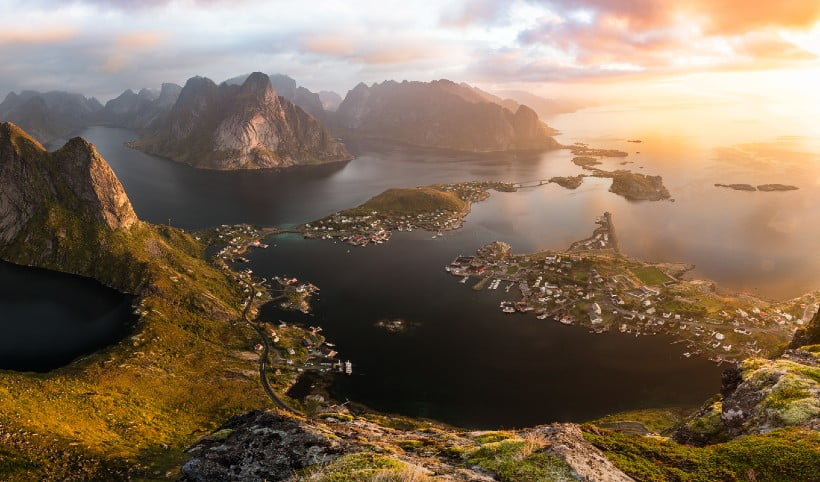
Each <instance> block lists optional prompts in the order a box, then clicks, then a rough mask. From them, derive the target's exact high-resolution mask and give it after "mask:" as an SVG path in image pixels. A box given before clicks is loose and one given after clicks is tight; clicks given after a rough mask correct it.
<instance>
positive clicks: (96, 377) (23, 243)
mask: <svg viewBox="0 0 820 482" xmlns="http://www.w3.org/2000/svg"><path fill="white" fill-rule="evenodd" d="M0 257H2V258H3V259H5V260H9V261H12V262H15V263H18V264H24V265H34V266H39V267H44V268H50V269H54V270H59V271H65V272H70V273H75V274H80V275H83V276H88V277H93V278H95V279H97V280H99V281H101V282H103V283H104V284H106V285H109V286H112V287H114V288H116V289H118V290H120V291H123V292H127V293H131V294H135V295H137V300H138V301H137V303H136V304H135V309H136V312H138V313H139V321H138V322H137V323H136V326H135V329H134V333H133V335H132V336H131V337H130V338H129V339H127V340H125V341H123V342H120V343H119V344H117V345H115V346H112V347H109V348H107V349H104V350H102V351H100V352H98V353H96V354H94V355H91V356H89V357H86V358H84V359H81V360H78V361H76V362H74V363H72V364H70V365H69V366H66V367H63V368H61V369H57V370H54V371H52V372H49V373H45V374H34V373H18V372H0V425H2V426H3V427H7V428H8V427H14V430H13V431H11V432H10V433H9V435H8V438H7V439H6V440H7V442H8V446H9V447H12V448H14V447H17V448H25V453H26V454H27V455H28V454H31V456H32V457H35V458H39V459H42V466H43V467H45V470H46V472H45V473H44V475H43V476H44V477H45V478H64V477H78V476H80V477H81V478H95V477H97V478H99V477H101V474H107V475H106V477H113V478H120V477H122V476H124V474H125V473H131V472H133V473H154V472H156V473H159V474H162V473H165V472H166V471H167V470H169V469H171V468H173V467H176V466H178V465H179V462H180V460H181V457H182V451H183V450H184V449H185V448H186V447H187V446H188V445H189V444H190V443H191V442H193V441H194V440H195V439H196V437H197V436H198V434H201V433H204V432H206V431H208V430H210V429H212V428H213V427H215V426H216V425H217V424H219V423H220V422H222V421H223V420H224V419H226V418H228V417H230V416H231V415H235V414H238V413H242V412H245V411H248V410H251V409H256V408H259V407H265V406H268V405H269V400H268V399H267V398H266V397H265V396H264V393H263V392H262V391H261V390H260V387H259V381H258V375H257V372H256V370H255V364H256V355H255V354H253V353H252V346H253V344H254V343H255V342H256V339H255V334H254V333H253V332H252V331H250V330H249V329H248V328H247V327H246V325H244V324H235V321H236V320H238V319H239V317H240V310H241V308H242V306H243V304H244V301H245V296H244V294H243V293H242V291H241V289H240V288H239V287H238V285H237V284H236V283H235V282H234V281H233V280H232V278H231V276H230V273H229V272H223V271H220V270H218V269H216V268H215V267H214V266H212V265H210V264H209V263H208V262H206V261H205V259H204V247H203V246H202V245H201V244H200V243H199V242H198V241H197V240H196V239H195V238H194V237H193V236H191V235H189V234H186V233H184V232H182V231H180V230H177V229H173V228H168V227H162V226H153V225H149V224H147V223H141V222H138V223H137V224H135V225H134V226H132V227H131V228H129V229H121V230H110V229H108V228H107V227H105V226H103V225H101V224H100V223H98V222H94V221H93V220H91V219H87V218H83V217H82V216H81V214H78V211H76V210H69V209H66V208H65V207H64V206H62V205H61V204H56V203H55V204H52V205H49V206H46V207H45V208H44V209H42V210H41V211H40V212H38V213H37V214H36V215H35V217H34V218H33V219H32V220H31V221H30V222H29V223H28V225H27V228H26V230H25V231H24V232H23V233H21V234H20V236H19V238H18V241H17V242H15V243H13V244H11V245H8V246H5V247H3V248H2V249H0ZM300 335H301V332H300V331H299V330H296V331H293V332H291V331H284V332H283V333H282V336H283V342H286V343H290V344H293V345H296V344H297V341H296V340H298V339H300V338H298V337H299V336H300ZM289 337H293V338H295V339H294V340H290V338H289ZM248 355H250V356H248ZM304 356H306V355H304V354H302V353H300V354H297V356H295V357H294V358H300V357H304ZM297 361H298V360H297ZM277 381H280V383H281V382H282V380H279V379H277ZM33 414H36V416H33ZM46 436H47V437H46ZM62 458H69V459H71V460H74V459H81V460H84V461H85V462H84V463H83V464H76V463H73V462H72V463H66V464H60V463H58V462H57V460H58V459H62ZM2 460H4V462H3V465H4V467H5V466H8V467H11V468H15V470H18V469H19V470H29V469H30V468H31V467H33V466H29V465H21V464H20V463H19V462H18V461H16V460H17V459H14V458H7V457H6V456H3V457H2ZM3 470H11V469H10V468H4V469H3ZM78 474H83V475H78ZM116 474H119V475H116ZM30 477H32V475H31V474H28V475H27V476H24V477H22V478H23V479H25V478H30Z"/></svg>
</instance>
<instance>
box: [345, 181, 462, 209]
mask: <svg viewBox="0 0 820 482" xmlns="http://www.w3.org/2000/svg"><path fill="white" fill-rule="evenodd" d="M465 209H467V203H466V202H464V200H463V199H461V198H460V197H458V196H457V195H456V194H454V193H452V192H447V191H442V190H440V189H435V188H432V187H417V188H397V189H388V190H387V191H384V192H383V193H381V194H378V195H376V196H374V197H372V198H370V200H368V201H367V202H365V203H364V204H362V205H361V206H359V207H357V208H354V209H349V210H347V211H343V214H346V215H351V216H356V215H362V214H364V215H366V214H370V213H371V212H372V211H376V212H378V213H381V214H391V215H416V214H424V213H430V212H435V211H451V212H462V211H464V210H465Z"/></svg>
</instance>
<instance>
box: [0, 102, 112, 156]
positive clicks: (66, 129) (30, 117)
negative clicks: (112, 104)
mask: <svg viewBox="0 0 820 482" xmlns="http://www.w3.org/2000/svg"><path fill="white" fill-rule="evenodd" d="M100 109H102V105H101V104H100V103H99V101H97V99H95V98H93V97H92V98H90V99H89V98H86V97H84V96H82V95H80V94H71V93H68V92H59V91H53V92H35V91H31V90H27V91H23V92H21V93H19V94H17V93H14V92H12V93H10V94H8V95H7V96H6V99H5V100H4V101H3V102H2V103H0V121H7V122H13V123H15V124H16V125H18V126H20V128H22V129H23V130H25V131H26V132H28V134H29V135H31V136H32V137H34V138H35V139H37V140H38V141H39V142H43V143H46V142H50V141H52V140H54V139H56V138H59V137H65V136H67V135H69V134H71V133H73V132H75V131H77V130H80V129H82V128H84V127H87V126H88V125H90V124H91V123H93V119H94V116H95V114H96V113H97V112H99V111H100Z"/></svg>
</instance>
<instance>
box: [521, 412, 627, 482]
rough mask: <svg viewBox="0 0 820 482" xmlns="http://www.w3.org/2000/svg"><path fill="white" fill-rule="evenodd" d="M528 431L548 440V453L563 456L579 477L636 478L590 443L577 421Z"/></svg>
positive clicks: (609, 481)
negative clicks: (623, 470)
mask: <svg viewBox="0 0 820 482" xmlns="http://www.w3.org/2000/svg"><path fill="white" fill-rule="evenodd" d="M526 435H535V436H537V437H540V438H541V439H543V440H545V441H546V442H547V453H551V454H552V455H555V456H557V457H558V458H560V459H561V460H563V461H564V462H565V463H566V464H567V465H568V466H569V468H570V469H571V470H572V474H573V476H575V478H576V479H577V480H583V481H588V482H629V481H631V480H633V479H632V478H631V477H629V476H627V475H626V474H624V473H623V472H621V471H620V470H618V468H616V467H615V466H614V465H612V462H610V461H609V459H607V458H606V457H605V456H604V454H603V453H602V452H601V451H600V450H598V449H597V448H595V447H594V446H593V445H592V444H591V443H589V442H588V441H587V440H586V439H585V438H584V434H583V432H582V431H581V428H580V427H579V426H578V425H575V424H571V423H556V424H552V425H547V426H542V427H536V428H534V429H532V430H531V431H529V432H527V433H526Z"/></svg>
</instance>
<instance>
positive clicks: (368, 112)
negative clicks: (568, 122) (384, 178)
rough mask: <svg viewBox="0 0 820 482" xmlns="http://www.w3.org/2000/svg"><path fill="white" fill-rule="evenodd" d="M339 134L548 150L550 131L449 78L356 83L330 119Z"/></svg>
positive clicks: (526, 111)
mask: <svg viewBox="0 0 820 482" xmlns="http://www.w3.org/2000/svg"><path fill="white" fill-rule="evenodd" d="M334 119H335V126H336V127H337V128H338V129H339V131H340V132H342V133H344V134H345V135H349V136H353V137H376V138H384V139H393V140H397V141H402V142H408V143H411V144H417V145H422V146H431V147H440V148H448V149H457V150H464V151H505V150H515V149H551V148H557V147H559V144H558V143H557V142H556V141H555V140H554V139H553V138H552V137H551V135H552V134H553V132H554V131H553V130H552V129H551V128H549V127H548V126H547V125H545V124H544V123H542V122H541V121H540V120H539V119H538V115H537V114H536V113H535V112H534V111H533V110H532V109H530V108H529V107H527V106H524V105H520V106H518V107H517V108H516V110H515V111H512V110H509V109H507V108H505V107H503V106H501V105H499V104H497V103H495V102H489V101H488V100H487V99H486V97H484V96H482V95H481V94H480V93H478V92H476V89H473V88H471V87H469V86H466V87H465V86H464V85H459V84H456V83H454V82H451V81H449V80H436V81H433V82H408V81H404V82H401V83H399V82H395V81H386V82H383V83H381V84H373V85H372V86H370V87H368V86H367V85H365V84H363V83H362V84H359V85H357V86H356V87H355V88H354V89H353V90H351V91H350V92H348V93H347V96H346V97H345V99H344V101H343V102H342V103H341V105H340V106H339V109H338V110H337V111H336V114H335V116H334Z"/></svg>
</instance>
